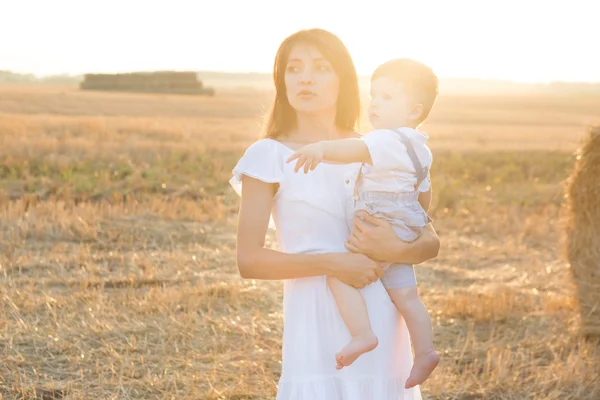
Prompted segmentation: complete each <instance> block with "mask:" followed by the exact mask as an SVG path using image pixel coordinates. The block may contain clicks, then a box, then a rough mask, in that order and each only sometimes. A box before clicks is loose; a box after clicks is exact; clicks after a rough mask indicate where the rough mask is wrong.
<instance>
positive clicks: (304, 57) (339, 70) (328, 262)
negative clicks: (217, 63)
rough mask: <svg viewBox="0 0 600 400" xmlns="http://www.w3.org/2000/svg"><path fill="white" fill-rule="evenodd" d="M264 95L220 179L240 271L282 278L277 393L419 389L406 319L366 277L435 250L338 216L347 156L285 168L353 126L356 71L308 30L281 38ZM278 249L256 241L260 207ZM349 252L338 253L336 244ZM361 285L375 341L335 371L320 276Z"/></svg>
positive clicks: (348, 188)
mask: <svg viewBox="0 0 600 400" xmlns="http://www.w3.org/2000/svg"><path fill="white" fill-rule="evenodd" d="M274 81H275V89H276V96H275V101H274V104H273V107H272V110H271V114H270V118H269V121H268V125H267V132H266V138H264V139H261V140H259V141H257V142H255V143H253V144H252V145H251V146H250V147H249V148H248V149H247V150H246V153H245V154H244V156H243V157H242V158H241V159H240V161H239V162H238V164H237V165H236V167H235V168H234V171H233V173H234V176H233V178H232V180H231V183H232V185H233V186H234V188H236V191H238V193H239V194H240V195H241V196H242V199H241V206H240V214H239V222H238V235H237V263H238V268H239V271H240V274H241V276H242V277H244V278H250V279H269V280H274V279H277V280H285V282H284V304H283V309H284V334H283V361H282V374H281V378H280V381H279V390H278V393H277V399H278V400H337V399H339V400H366V399H373V400H388V399H390V400H391V399H420V398H421V396H420V391H419V388H418V387H417V388H413V389H409V390H406V389H404V384H405V381H406V378H407V377H408V372H409V371H410V367H411V365H412V356H411V352H410V343H409V338H408V332H407V329H406V325H405V324H404V322H403V321H402V320H401V318H400V317H399V315H398V313H397V312H396V309H395V307H394V305H393V303H392V302H391V300H390V298H389V296H388V295H387V292H386V291H385V289H384V287H383V285H382V284H381V282H380V281H379V280H378V278H379V277H380V276H381V275H382V269H381V266H380V264H379V263H378V262H376V261H374V260H378V261H381V262H399V263H411V264H418V263H421V262H423V261H425V260H427V259H429V258H432V257H435V256H436V255H437V251H438V249H439V240H438V238H437V236H436V234H435V231H433V228H431V227H430V226H429V227H428V228H427V230H426V233H425V234H424V235H423V236H421V238H420V239H419V240H417V241H416V242H413V243H410V244H407V243H403V242H401V241H400V240H399V239H398V238H397V237H396V235H395V233H394V232H393V230H392V228H391V226H390V225H389V224H387V222H385V221H382V220H377V219H374V218H370V217H368V216H366V220H367V221H368V222H370V224H367V223H365V222H363V221H361V220H360V219H355V220H354V224H355V225H354V230H353V232H352V233H351V232H350V229H349V227H348V223H347V220H346V216H347V213H348V212H349V210H350V201H351V196H352V189H353V185H354V180H355V178H356V176H357V173H358V168H359V165H358V164H354V165H333V164H321V165H319V166H318V167H317V168H316V169H315V170H314V171H312V172H311V173H310V174H304V173H295V172H294V167H293V164H287V163H286V162H285V160H286V159H287V158H288V157H289V156H290V155H291V154H293V152H294V150H295V149H297V148H299V147H301V146H303V145H305V144H307V143H311V142H316V141H319V140H326V139H338V138H345V137H358V136H359V135H358V134H357V133H356V131H355V128H356V126H357V121H358V117H359V113H360V102H359V91H358V80H357V76H356V71H355V69H354V64H353V62H352V59H351V57H350V55H349V53H348V51H347V49H346V47H345V46H344V45H343V43H342V42H341V41H340V40H339V39H338V38H337V37H336V36H335V35H333V34H331V33H330V32H327V31H324V30H321V29H311V30H305V31H300V32H297V33H295V34H293V35H291V36H290V37H288V38H287V39H285V40H284V41H283V43H282V44H281V46H280V48H279V50H278V52H277V55H276V58H275V66H274ZM271 215H272V222H273V223H274V226H275V228H276V233H277V242H278V245H279V249H280V251H275V250H271V249H267V248H265V235H266V232H267V227H268V226H269V221H270V216H271ZM347 249H348V250H350V252H348V250H347ZM327 275H333V276H336V277H337V278H339V279H340V280H342V281H344V282H346V283H348V284H350V285H352V286H355V287H357V288H361V291H362V294H363V296H364V297H365V301H366V303H367V307H368V310H369V316H370V318H371V323H372V327H373V331H374V332H375V334H376V335H377V337H378V338H379V345H378V347H377V348H376V349H375V350H374V351H372V352H370V353H367V354H364V355H362V356H361V357H360V358H359V359H358V360H357V361H355V362H354V364H353V365H352V366H350V367H348V368H344V369H343V370H341V371H338V370H336V368H335V366H336V362H335V353H336V352H337V351H338V350H339V346H340V344H341V343H347V341H348V340H349V332H348V330H347V329H346V327H345V325H344V323H343V321H342V318H341V316H340V314H339V312H338V310H337V307H336V304H335V301H334V299H333V297H332V295H331V293H330V292H329V289H328V286H327V283H326V276H327Z"/></svg>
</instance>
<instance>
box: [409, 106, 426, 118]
mask: <svg viewBox="0 0 600 400" xmlns="http://www.w3.org/2000/svg"><path fill="white" fill-rule="evenodd" d="M423 110H424V108H423V104H415V106H414V107H413V109H412V111H411V112H410V114H408V118H409V119H410V120H411V121H418V120H419V119H420V118H421V115H423Z"/></svg>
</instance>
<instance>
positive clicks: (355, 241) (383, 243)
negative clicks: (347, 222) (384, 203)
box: [345, 210, 440, 264]
mask: <svg viewBox="0 0 600 400" xmlns="http://www.w3.org/2000/svg"><path fill="white" fill-rule="evenodd" d="M363 219H364V220H363ZM345 245H346V248H347V249H348V250H350V251H351V252H353V253H361V254H364V255H366V256H367V257H369V258H371V259H373V260H377V261H381V262H388V263H405V264H420V263H422V262H425V261H427V260H429V259H431V258H434V257H436V256H437V254H438V251H439V248H440V241H439V238H438V236H437V234H436V233H435V230H434V229H433V227H432V226H431V225H428V226H427V227H425V230H424V232H423V234H422V235H421V236H420V237H419V238H418V239H417V240H415V241H414V242H412V243H406V242H403V241H402V240H400V238H398V236H397V235H396V233H395V232H394V229H393V228H392V225H391V224H390V223H389V222H387V221H386V220H385V219H382V218H375V217H372V216H370V215H369V214H368V213H367V212H365V211H362V210H361V211H359V212H358V213H357V216H355V217H354V230H353V231H352V234H351V235H350V237H349V238H348V240H347V241H346V244H345Z"/></svg>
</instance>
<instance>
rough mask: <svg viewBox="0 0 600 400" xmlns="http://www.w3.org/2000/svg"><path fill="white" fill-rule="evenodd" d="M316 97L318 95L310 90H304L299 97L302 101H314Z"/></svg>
mask: <svg viewBox="0 0 600 400" xmlns="http://www.w3.org/2000/svg"><path fill="white" fill-rule="evenodd" d="M316 96H317V94H316V93H315V92H311V91H310V90H302V91H301V92H299V93H298V97H300V98H301V99H312V98H314V97H316Z"/></svg>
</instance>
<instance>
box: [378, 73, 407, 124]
mask: <svg viewBox="0 0 600 400" xmlns="http://www.w3.org/2000/svg"><path fill="white" fill-rule="evenodd" d="M412 111H413V107H412V106H411V104H410V101H409V99H408V96H407V95H406V93H405V92H404V85H403V84H402V83H399V82H396V81H394V80H393V79H392V78H388V77H382V78H377V79H375V80H373V81H372V82H371V104H370V106H369V120H370V121H371V125H373V128H375V129H396V128H400V127H405V126H411V113H412Z"/></svg>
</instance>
